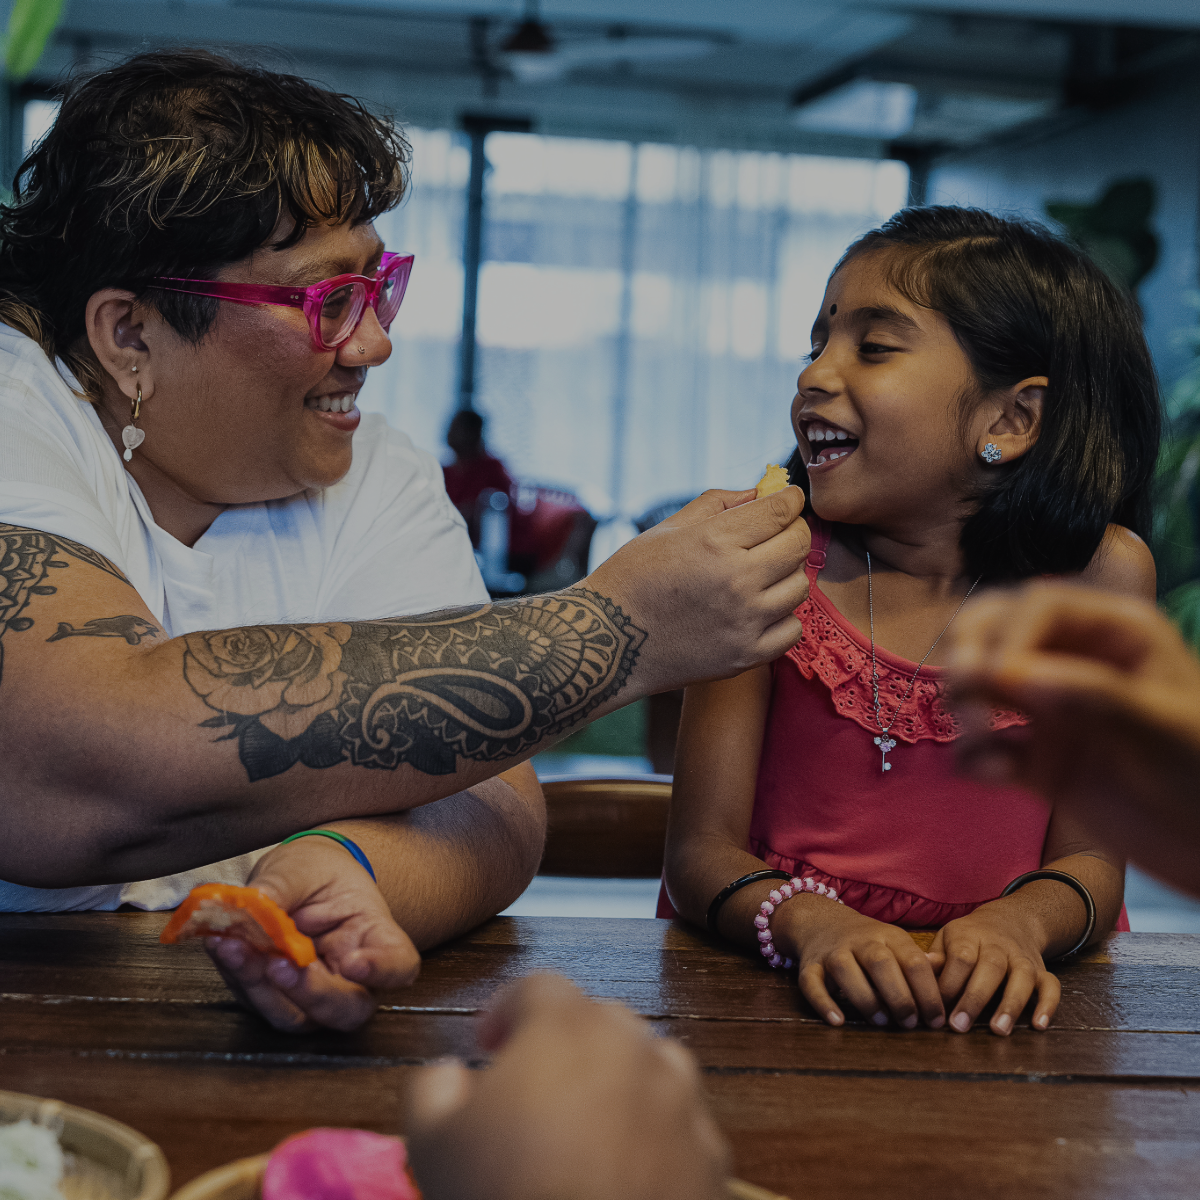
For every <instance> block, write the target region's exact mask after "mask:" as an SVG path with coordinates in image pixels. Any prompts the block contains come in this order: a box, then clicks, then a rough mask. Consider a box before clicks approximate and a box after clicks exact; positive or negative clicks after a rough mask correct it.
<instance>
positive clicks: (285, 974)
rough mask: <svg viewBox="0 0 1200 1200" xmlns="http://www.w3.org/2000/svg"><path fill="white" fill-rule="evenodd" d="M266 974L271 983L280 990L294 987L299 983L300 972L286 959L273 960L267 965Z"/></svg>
mask: <svg viewBox="0 0 1200 1200" xmlns="http://www.w3.org/2000/svg"><path fill="white" fill-rule="evenodd" d="M267 974H268V975H269V976H270V977H271V982H272V983H274V984H276V985H277V986H279V987H282V988H291V987H295V986H296V984H298V983H299V982H300V972H299V970H297V968H296V967H294V966H293V965H292V964H291V963H290V962H288V960H287V959H286V958H273V959H271V961H270V962H269V963H267Z"/></svg>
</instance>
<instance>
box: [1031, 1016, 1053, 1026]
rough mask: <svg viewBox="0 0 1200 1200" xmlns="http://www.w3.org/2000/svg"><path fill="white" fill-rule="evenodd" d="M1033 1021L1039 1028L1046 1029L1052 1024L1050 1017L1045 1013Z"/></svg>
mask: <svg viewBox="0 0 1200 1200" xmlns="http://www.w3.org/2000/svg"><path fill="white" fill-rule="evenodd" d="M1033 1023H1034V1024H1035V1025H1036V1026H1037V1027H1038V1028H1039V1029H1045V1028H1046V1026H1047V1025H1049V1024H1050V1018H1049V1017H1048V1016H1046V1015H1045V1014H1044V1013H1043V1014H1042V1015H1041V1016H1040V1017H1035V1018H1034V1021H1033Z"/></svg>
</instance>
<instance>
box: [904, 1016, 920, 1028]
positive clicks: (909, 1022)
mask: <svg viewBox="0 0 1200 1200" xmlns="http://www.w3.org/2000/svg"><path fill="white" fill-rule="evenodd" d="M900 1024H901V1025H903V1026H904V1028H905V1029H916V1027H917V1014H916V1013H913V1015H912V1016H911V1017H905V1018H904V1020H903V1021H901V1022H900Z"/></svg>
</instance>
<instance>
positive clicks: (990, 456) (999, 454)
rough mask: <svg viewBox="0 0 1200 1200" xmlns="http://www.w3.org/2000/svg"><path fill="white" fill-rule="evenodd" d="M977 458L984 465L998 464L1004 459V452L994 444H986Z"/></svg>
mask: <svg viewBox="0 0 1200 1200" xmlns="http://www.w3.org/2000/svg"><path fill="white" fill-rule="evenodd" d="M979 457H980V458H982V459H983V461H984V462H985V463H998V462H999V461H1000V460H1001V459H1002V458H1003V457H1004V451H1003V450H1001V449H1000V447H999V446H997V445H996V443H995V442H988V444H987V445H986V446H984V448H983V449H982V450H980V452H979Z"/></svg>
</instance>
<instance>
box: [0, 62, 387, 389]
mask: <svg viewBox="0 0 1200 1200" xmlns="http://www.w3.org/2000/svg"><path fill="white" fill-rule="evenodd" d="M408 159H409V147H408V143H407V142H405V140H404V138H403V137H402V136H401V135H400V134H399V132H398V131H397V130H396V129H395V128H394V127H393V126H392V124H391V123H390V122H389V121H387V120H385V119H383V118H380V117H377V116H375V115H373V114H372V113H370V112H368V111H367V110H366V109H365V108H364V107H363V106H362V104H360V103H359V102H358V101H357V100H354V99H352V98H351V97H349V96H341V95H335V94H334V93H332V92H327V91H325V90H323V89H322V88H319V87H316V86H314V85H313V84H311V83H308V82H306V81H305V80H303V79H299V78H297V77H296V76H292V75H279V74H276V73H275V72H272V71H266V70H263V69H261V68H256V67H250V66H242V65H240V64H238V63H235V62H233V61H231V60H230V59H227V58H221V57H219V56H217V55H215V54H209V53H207V52H205V51H199V50H184V51H176V52H171V53H160V54H141V55H138V56H136V57H135V58H131V59H129V60H127V61H126V62H123V63H121V64H120V65H119V66H117V67H114V68H112V69H111V70H108V71H104V72H102V73H100V74H97V75H93V76H91V77H90V78H88V79H85V80H82V81H80V82H77V83H75V84H73V85H72V86H71V87H70V88H69V89H68V91H67V94H66V95H65V96H64V98H63V102H62V107H61V109H60V111H59V114H58V117H57V119H56V120H55V122H54V125H53V126H52V127H51V129H50V131H49V133H47V135H46V136H45V137H44V138H43V139H42V140H41V141H40V142H39V143H38V144H37V146H36V147H35V148H34V149H33V151H32V152H31V153H30V154H29V156H28V157H27V158H26V159H25V161H24V162H23V163H22V164H21V166H20V168H19V170H18V172H17V177H16V179H15V180H14V182H13V201H12V203H11V204H9V205H6V206H0V321H4V322H5V323H7V324H9V325H12V326H15V327H16V328H18V329H20V330H21V331H22V332H23V333H26V334H28V335H29V336H30V337H32V338H34V339H35V340H36V341H37V342H38V343H39V344H40V345H41V346H42V348H43V349H44V350H45V352H46V354H47V355H48V356H49V357H50V358H51V359H52V360H53V359H54V358H55V357H59V358H62V359H63V360H64V361H65V362H66V363H67V365H68V366H69V367H70V368H71V369H72V371H73V372H74V374H75V376H76V378H77V379H78V380H79V381H80V386H81V387H82V388H83V390H84V392H85V394H87V395H88V396H89V397H90V398H92V399H96V398H98V396H99V387H100V380H101V378H102V372H101V368H100V366H99V364H98V363H97V362H96V361H95V359H94V357H93V356H92V354H91V351H90V349H89V348H86V345H85V344H84V343H83V342H82V338H83V334H84V311H85V307H86V305H87V301H88V298H89V297H90V296H92V295H93V293H95V292H96V291H98V290H99V289H100V288H104V287H119V288H127V289H129V290H130V291H132V292H134V293H136V294H137V296H138V298H139V299H140V300H142V301H143V302H145V303H149V304H153V305H154V306H155V307H156V308H157V309H158V311H159V312H161V313H162V315H163V317H164V319H165V320H166V321H167V322H168V323H169V324H170V325H171V326H172V328H174V329H175V330H176V331H177V332H178V333H179V334H180V335H181V336H183V337H185V338H188V339H189V340H191V341H194V342H198V341H200V340H201V339H202V338H203V337H204V335H205V334H206V333H207V332H208V329H209V327H210V326H211V325H212V322H213V320H214V319H215V318H216V313H217V301H215V300H211V299H208V298H205V297H200V296H185V295H182V294H179V293H172V292H163V291H158V290H154V289H151V288H150V286H149V281H150V280H151V279H152V278H153V277H154V276H156V275H168V276H169V275H175V276H191V277H193V278H201V279H205V278H207V279H211V278H213V276H214V274H215V272H217V271H218V270H219V269H220V268H221V267H224V266H227V265H228V264H230V263H234V262H237V261H238V260H240V259H243V258H245V257H246V256H247V255H248V254H250V253H251V252H252V251H254V250H256V249H258V248H259V247H260V246H263V245H265V244H266V243H267V241H268V239H269V238H270V237H271V235H272V234H273V233H274V232H275V230H276V228H277V227H278V225H279V222H280V220H281V218H285V217H290V218H291V219H292V221H293V222H294V225H293V226H292V228H291V229H290V230H289V231H288V232H287V236H286V237H285V238H284V239H283V240H282V241H280V242H277V243H275V244H276V245H277V246H278V247H279V248H284V247H286V246H290V245H294V244H295V243H296V242H297V241H299V240H300V238H301V237H303V235H304V231H305V230H306V229H307V228H308V227H309V226H310V225H313V224H316V223H319V222H324V221H333V222H342V221H346V220H353V221H369V220H372V219H373V218H375V217H376V216H378V215H379V214H380V213H382V212H386V211H387V210H388V209H389V208H392V207H393V206H395V205H396V204H398V203H399V201H400V198H401V196H402V195H403V193H404V189H405V186H406V183H407V176H406V168H407V164H408Z"/></svg>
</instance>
